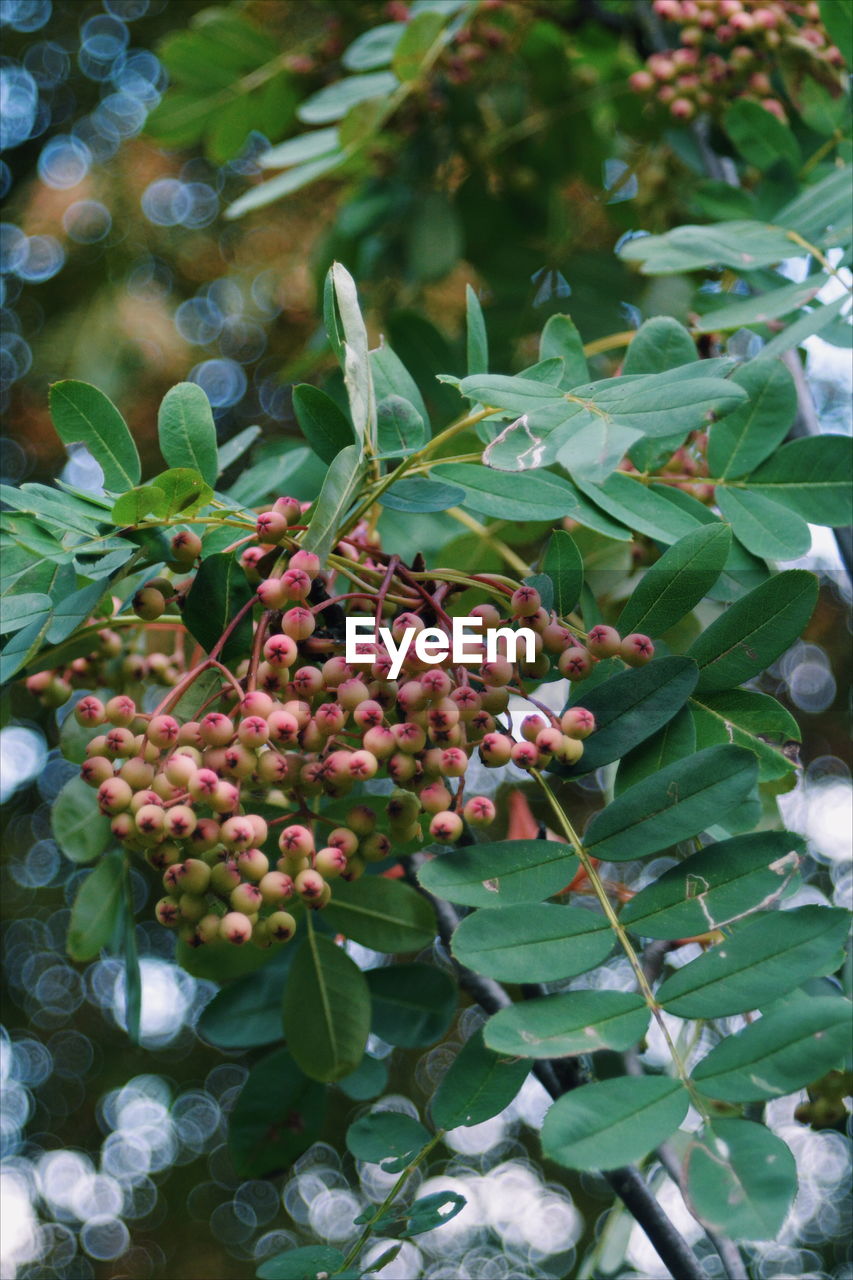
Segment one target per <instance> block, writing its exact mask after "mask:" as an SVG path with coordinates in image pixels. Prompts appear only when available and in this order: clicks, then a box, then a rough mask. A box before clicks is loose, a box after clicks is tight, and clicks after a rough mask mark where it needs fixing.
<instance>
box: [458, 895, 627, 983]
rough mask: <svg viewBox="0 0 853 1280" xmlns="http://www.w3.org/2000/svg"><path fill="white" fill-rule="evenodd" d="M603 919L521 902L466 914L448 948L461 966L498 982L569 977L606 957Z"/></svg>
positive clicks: (609, 942)
mask: <svg viewBox="0 0 853 1280" xmlns="http://www.w3.org/2000/svg"><path fill="white" fill-rule="evenodd" d="M612 947H613V935H612V934H611V932H610V927H609V926H608V924H607V922H606V920H604V918H603V917H602V916H599V915H596V914H595V913H594V912H592V911H584V910H583V909H582V908H581V907H558V906H555V905H554V904H552V903H547V902H546V903H532V902H521V903H517V904H515V905H513V906H510V907H492V908H490V909H489V910H485V909H483V910H480V911H475V912H474V914H473V915H471V916H466V917H465V919H464V920H463V921H462V922H461V923H460V924H459V926H458V927H457V929H456V932H455V933H454V935H453V941H452V943H451V949H452V951H453V954H454V956H455V957H456V959H457V960H458V961H459V963H460V964H463V965H466V966H467V967H468V968H469V969H473V970H474V971H475V973H482V974H485V975H486V976H487V977H489V978H497V979H498V981H499V982H553V981H554V980H556V979H557V978H573V977H575V975H576V974H579V973H585V972H586V971H587V970H588V969H593V968H594V967H595V966H596V965H597V964H600V963H601V961H602V960H604V959H605V957H606V956H608V955H609V954H610V951H611V950H612Z"/></svg>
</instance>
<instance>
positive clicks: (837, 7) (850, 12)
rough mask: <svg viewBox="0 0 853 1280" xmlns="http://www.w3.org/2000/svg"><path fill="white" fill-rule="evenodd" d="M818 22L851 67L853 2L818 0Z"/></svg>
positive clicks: (852, 58)
mask: <svg viewBox="0 0 853 1280" xmlns="http://www.w3.org/2000/svg"><path fill="white" fill-rule="evenodd" d="M819 5H820V20H821V22H822V23H823V25H824V26H825V27H826V29H827V31H828V32H829V38H830V40H831V41H832V43H833V44H834V45H836V46H837V48H838V49H840V50H841V56H842V57H843V58H844V61H845V62H846V63H847V66H848V67H853V0H819Z"/></svg>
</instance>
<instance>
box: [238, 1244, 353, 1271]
mask: <svg viewBox="0 0 853 1280" xmlns="http://www.w3.org/2000/svg"><path fill="white" fill-rule="evenodd" d="M343 1264H344V1255H343V1254H342V1253H341V1251H340V1249H332V1248H330V1247H329V1246H328V1245H325V1244H309V1245H305V1246H304V1247H303V1248H301V1249H289V1250H288V1251H287V1253H277V1254H276V1255H275V1257H273V1258H267V1260H266V1261H265V1262H262V1263H261V1265H260V1266H259V1267H258V1270H257V1272H256V1275H257V1277H258V1280H317V1276H319V1275H323V1274H325V1275H337V1274H338V1272H339V1271H340V1269H341V1267H342V1266H343Z"/></svg>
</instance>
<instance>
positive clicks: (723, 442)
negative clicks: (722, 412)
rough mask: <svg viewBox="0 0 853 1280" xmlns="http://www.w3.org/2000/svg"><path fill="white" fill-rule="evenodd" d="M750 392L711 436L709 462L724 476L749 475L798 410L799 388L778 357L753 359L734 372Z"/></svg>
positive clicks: (775, 445) (779, 439)
mask: <svg viewBox="0 0 853 1280" xmlns="http://www.w3.org/2000/svg"><path fill="white" fill-rule="evenodd" d="M733 380H734V381H736V382H737V383H738V384H739V385H740V386H742V387H743V388H744V390H745V391H747V392H748V393H749V401H748V402H747V403H746V404H743V405H740V406H738V408H737V409H735V411H734V412H733V413H730V414H728V415H727V416H726V417H725V418H723V419H722V421H721V422H715V423H714V425H713V427H712V428H711V433H710V437H709V440H708V465H709V467H710V468H711V474H712V475H715V476H718V477H719V479H721V480H730V479H733V478H735V477H737V476H743V475H746V474H747V473H748V472H749V471H752V470H753V469H754V468H755V467H757V466H758V464H759V463H760V462H763V461H764V459H765V458H767V457H768V456H769V455H770V454H772V453H773V452H774V450H776V449H777V448H778V446H779V445H780V444H781V443H782V441H783V440H784V439H785V436H786V435H787V434H788V431H789V430H790V428H791V424H792V423H793V421H794V418H795V416H796V413H797V389H796V387H795V385H794V379H793V378H792V377H791V374H790V373H789V372H788V369H787V368H786V367H785V365H784V364H782V362H781V361H779V360H767V359H759V360H751V361H750V362H749V364H745V365H742V366H741V368H740V369H738V370H736V372H735V373H734V375H733Z"/></svg>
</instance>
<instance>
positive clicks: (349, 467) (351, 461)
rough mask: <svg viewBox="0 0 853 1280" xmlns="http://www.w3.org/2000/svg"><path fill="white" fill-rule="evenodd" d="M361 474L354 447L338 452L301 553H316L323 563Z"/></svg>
mask: <svg viewBox="0 0 853 1280" xmlns="http://www.w3.org/2000/svg"><path fill="white" fill-rule="evenodd" d="M363 474H364V462H363V461H362V457H361V449H360V446H359V445H357V444H348V445H347V446H346V448H345V449H341V451H340V453H339V454H338V455H337V457H336V458H335V460H334V462H332V464H331V466H330V467H329V470H328V471H327V472H326V478H325V480H324V481H323V487H322V489H321V490H320V496H319V498H318V499H317V502H316V504H315V506H314V511H313V514H312V516H311V521H310V524H309V525H308V530H307V532H306V534H305V537H304V538H303V540H302V546H303V548H304V550H305V551H313V552H315V553H316V555H318V556H319V557H320V560H321V561H323V562H325V560H326V557H327V556H328V554H329V552H330V551H331V550H332V547H333V546H334V545H335V543H336V542H337V540H338V538H339V536H340V531H341V527H342V525H343V521H344V516H345V515H346V513H347V511H348V510H349V508H350V507H351V506H352V504H353V502H354V501H355V498H356V496H357V494H358V490H359V486H360V484H361V478H362V475H363Z"/></svg>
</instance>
